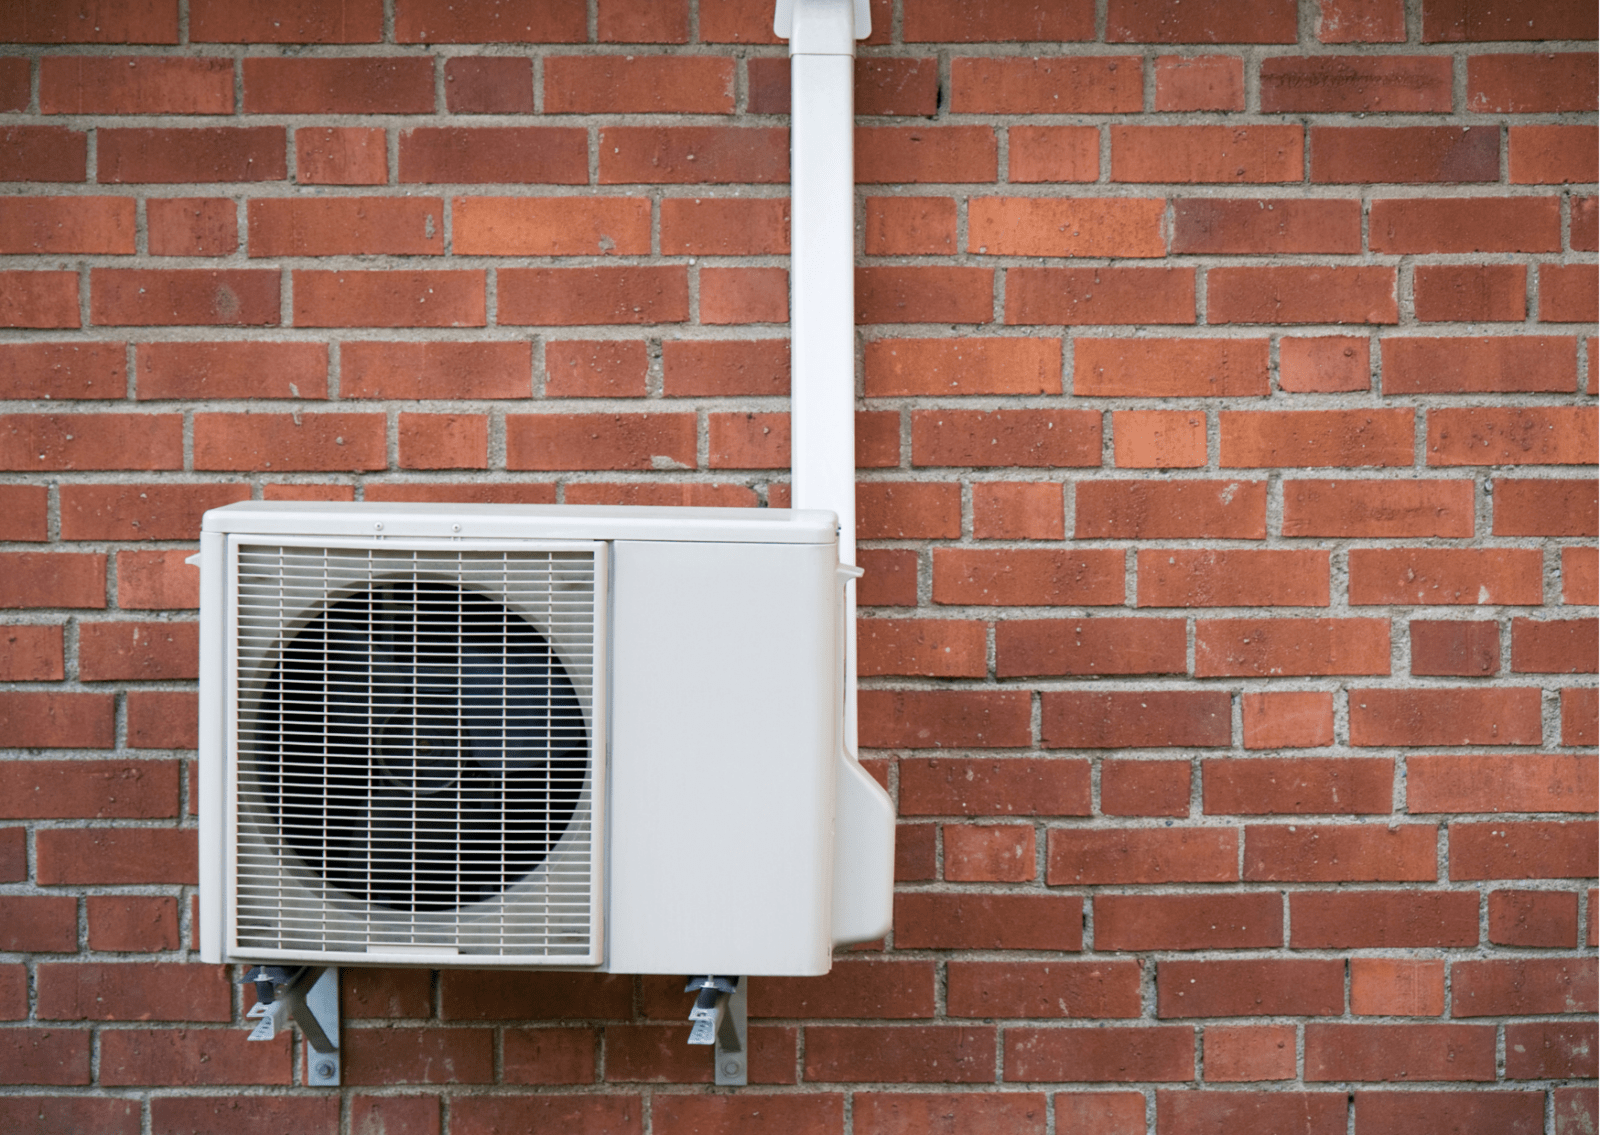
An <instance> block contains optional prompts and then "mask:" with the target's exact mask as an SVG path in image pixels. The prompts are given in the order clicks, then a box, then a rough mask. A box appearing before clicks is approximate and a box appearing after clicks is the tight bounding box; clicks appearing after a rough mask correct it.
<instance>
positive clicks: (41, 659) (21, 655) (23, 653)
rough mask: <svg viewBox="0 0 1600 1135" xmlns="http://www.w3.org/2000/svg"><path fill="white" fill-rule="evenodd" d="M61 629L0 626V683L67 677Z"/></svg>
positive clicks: (57, 679)
mask: <svg viewBox="0 0 1600 1135" xmlns="http://www.w3.org/2000/svg"><path fill="white" fill-rule="evenodd" d="M62 630H63V628H62V627H61V626H59V625H56V626H0V648H3V649H0V681H3V682H59V681H60V680H61V679H62V678H63V677H65V676H66V669H65V666H66V663H65V661H64V659H65V654H64V653H63V645H62ZM0 775H4V774H3V773H0Z"/></svg>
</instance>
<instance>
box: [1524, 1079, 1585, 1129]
mask: <svg viewBox="0 0 1600 1135" xmlns="http://www.w3.org/2000/svg"><path fill="white" fill-rule="evenodd" d="M1550 1095H1551V1099H1552V1100H1553V1110H1554V1112H1555V1121H1556V1125H1555V1133H1556V1135H1582V1133H1583V1132H1584V1131H1586V1130H1587V1129H1589V1128H1591V1127H1594V1126H1596V1124H1600V1100H1597V1099H1596V1098H1595V1093H1594V1092H1593V1091H1591V1090H1590V1089H1588V1088H1557V1089H1555V1091H1553V1092H1551V1093H1550ZM1529 1110H1530V1118H1531V1111H1532V1109H1529ZM1529 1130H1530V1131H1536V1130H1537V1128H1536V1127H1530V1128H1529Z"/></svg>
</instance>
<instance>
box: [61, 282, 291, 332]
mask: <svg viewBox="0 0 1600 1135" xmlns="http://www.w3.org/2000/svg"><path fill="white" fill-rule="evenodd" d="M299 274H300V273H297V275H299ZM89 279H90V288H89V291H90V317H91V318H92V319H93V320H94V322H96V323H98V324H101V325H107V324H110V325H123V326H140V327H153V326H167V325H177V326H182V325H192V326H206V327H276V326H278V324H279V322H280V316H279V299H278V293H279V289H280V287H281V279H282V277H281V274H280V273H279V272H278V270H277V269H276V268H231V269H209V268H166V269H150V268H94V269H91V270H90V273H89Z"/></svg>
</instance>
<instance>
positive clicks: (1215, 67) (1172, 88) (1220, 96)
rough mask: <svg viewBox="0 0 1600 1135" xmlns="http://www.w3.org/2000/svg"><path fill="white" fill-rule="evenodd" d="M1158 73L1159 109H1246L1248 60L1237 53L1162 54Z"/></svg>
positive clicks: (1157, 60) (1157, 94)
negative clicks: (1245, 60) (1245, 78)
mask: <svg viewBox="0 0 1600 1135" xmlns="http://www.w3.org/2000/svg"><path fill="white" fill-rule="evenodd" d="M1155 74H1156V109H1157V110H1162V111H1170V110H1243V109H1244V60H1243V59H1241V58H1240V57H1239V56H1237V55H1194V56H1184V55H1158V56H1156V71H1155Z"/></svg>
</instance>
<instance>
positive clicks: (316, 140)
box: [294, 126, 389, 185]
mask: <svg viewBox="0 0 1600 1135" xmlns="http://www.w3.org/2000/svg"><path fill="white" fill-rule="evenodd" d="M294 166H295V180H296V181H298V182H299V183H300V184H301V185H382V184H384V183H385V182H387V181H388V180H389V141H388V134H387V132H386V131H384V129H383V128H382V127H379V126H332V127H312V126H302V127H301V128H300V129H298V130H296V131H295V132H294Z"/></svg>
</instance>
